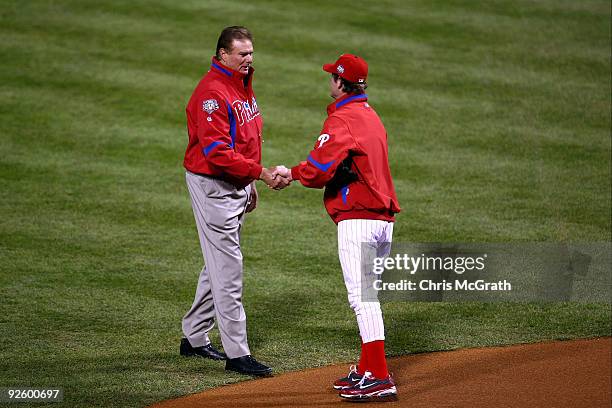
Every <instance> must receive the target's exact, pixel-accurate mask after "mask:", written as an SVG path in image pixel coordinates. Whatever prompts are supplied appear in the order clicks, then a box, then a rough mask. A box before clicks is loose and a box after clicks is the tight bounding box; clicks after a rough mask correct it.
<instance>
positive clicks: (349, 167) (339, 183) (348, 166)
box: [327, 156, 359, 190]
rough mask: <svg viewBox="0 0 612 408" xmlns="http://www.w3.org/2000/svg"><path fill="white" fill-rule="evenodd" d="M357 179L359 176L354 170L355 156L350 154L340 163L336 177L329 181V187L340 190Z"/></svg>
mask: <svg viewBox="0 0 612 408" xmlns="http://www.w3.org/2000/svg"><path fill="white" fill-rule="evenodd" d="M357 180H359V176H358V175H357V173H355V172H354V171H353V158H352V157H351V156H349V157H347V158H346V159H344V160H343V161H342V163H340V164H339V165H338V167H337V168H336V172H335V173H334V177H332V179H331V180H330V181H329V182H328V183H327V187H329V188H331V189H334V190H340V189H341V188H342V187H344V186H347V185H349V184H351V183H352V182H353V181H357Z"/></svg>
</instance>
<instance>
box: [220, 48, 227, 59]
mask: <svg viewBox="0 0 612 408" xmlns="http://www.w3.org/2000/svg"><path fill="white" fill-rule="evenodd" d="M226 56H227V50H226V49H225V48H219V59H220V60H221V62H223V61H225V57H226Z"/></svg>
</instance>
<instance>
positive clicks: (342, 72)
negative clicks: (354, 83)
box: [336, 65, 344, 74]
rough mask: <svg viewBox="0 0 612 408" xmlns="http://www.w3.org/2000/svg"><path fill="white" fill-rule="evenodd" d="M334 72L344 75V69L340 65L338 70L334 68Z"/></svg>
mask: <svg viewBox="0 0 612 408" xmlns="http://www.w3.org/2000/svg"><path fill="white" fill-rule="evenodd" d="M336 70H337V71H338V72H339V73H340V74H344V67H343V66H342V65H338V68H336Z"/></svg>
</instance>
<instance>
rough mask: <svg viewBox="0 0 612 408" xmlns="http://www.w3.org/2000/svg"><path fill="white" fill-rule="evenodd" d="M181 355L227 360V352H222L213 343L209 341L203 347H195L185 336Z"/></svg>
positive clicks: (182, 341)
mask: <svg viewBox="0 0 612 408" xmlns="http://www.w3.org/2000/svg"><path fill="white" fill-rule="evenodd" d="M181 356H186V357H191V356H199V357H205V358H210V359H212V360H227V356H226V355H225V353H222V352H220V351H219V350H217V349H216V348H214V347H213V345H212V343H208V344H207V345H205V346H203V347H193V346H192V345H191V344H190V343H189V340H187V339H186V338H184V337H183V338H182V339H181Z"/></svg>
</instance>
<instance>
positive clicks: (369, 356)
mask: <svg viewBox="0 0 612 408" xmlns="http://www.w3.org/2000/svg"><path fill="white" fill-rule="evenodd" d="M323 70H325V71H326V72H329V73H330V74H331V76H330V79H329V85H330V92H331V96H332V97H333V98H334V99H335V100H334V102H333V103H331V104H330V105H329V106H328V107H327V113H328V118H327V120H326V121H325V123H324V125H323V130H322V131H321V134H320V136H319V137H318V138H317V140H316V142H315V145H314V148H313V150H312V151H311V152H310V154H309V155H308V159H307V160H306V161H304V162H302V163H300V164H299V165H297V166H295V167H293V168H292V169H291V170H290V171H289V170H286V169H283V168H280V169H277V171H278V172H279V173H280V174H282V175H283V176H285V177H288V178H289V179H290V180H291V179H292V180H299V181H300V183H302V184H303V185H304V186H306V187H310V188H323V187H325V194H324V203H325V208H326V209H327V212H328V213H329V215H330V216H331V218H332V219H333V221H334V222H335V223H336V224H338V252H339V257H340V264H341V266H342V272H343V276H344V282H345V284H346V288H347V291H348V300H349V304H350V306H351V307H352V308H353V310H354V311H355V315H356V316H357V324H358V326H359V333H360V335H361V341H362V343H361V344H362V345H361V358H360V360H359V363H358V364H357V365H356V366H352V367H351V370H350V372H349V374H348V376H347V377H345V378H341V379H339V380H337V381H336V382H335V383H334V388H336V389H338V390H340V396H341V397H343V398H347V399H359V400H362V399H369V398H384V397H393V396H395V395H396V394H397V389H396V386H395V383H394V381H393V378H392V377H391V376H390V375H389V372H388V370H387V362H386V358H385V350H384V340H385V333H384V325H383V318H382V312H381V309H380V303H379V302H378V300H377V298H371V297H364V296H363V294H364V293H365V292H364V291H367V290H369V289H371V287H369V286H371V285H372V282H373V276H372V271H370V270H368V269H367V268H364V266H365V265H368V264H371V261H372V260H371V259H366V258H368V257H370V256H375V257H386V256H388V255H389V252H390V249H391V241H392V235H393V223H394V221H395V214H396V213H398V212H399V211H400V207H399V204H398V201H397V197H396V195H395V188H394V186H393V180H392V179H391V173H390V170H389V160H388V148H387V133H386V131H385V128H384V126H383V124H382V122H381V121H380V118H379V117H378V115H377V114H376V112H375V111H374V109H373V108H372V107H371V106H370V105H369V104H368V96H367V95H366V94H365V89H366V87H367V85H366V79H367V75H368V65H367V63H366V62H365V61H364V60H363V59H362V58H360V57H358V56H355V55H351V54H344V55H341V56H340V58H339V59H338V60H337V61H336V62H335V63H334V64H325V65H324V66H323ZM370 293H371V292H370Z"/></svg>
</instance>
